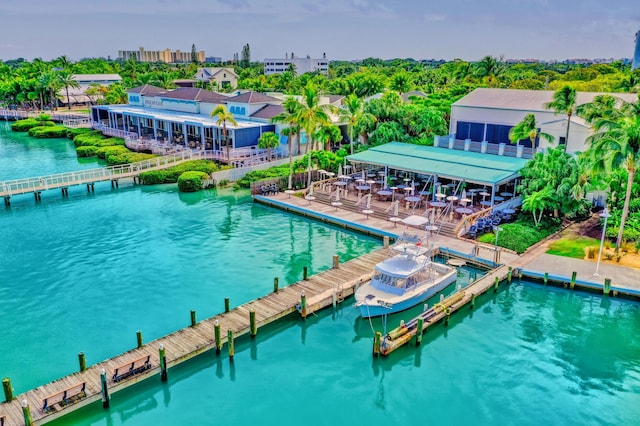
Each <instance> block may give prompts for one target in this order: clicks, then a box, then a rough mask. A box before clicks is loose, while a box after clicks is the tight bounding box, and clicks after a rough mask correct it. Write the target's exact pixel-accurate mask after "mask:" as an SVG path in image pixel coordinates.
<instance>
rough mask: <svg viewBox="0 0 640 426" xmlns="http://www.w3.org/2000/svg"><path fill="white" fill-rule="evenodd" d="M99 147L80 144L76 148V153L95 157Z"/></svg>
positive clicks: (79, 155)
mask: <svg viewBox="0 0 640 426" xmlns="http://www.w3.org/2000/svg"><path fill="white" fill-rule="evenodd" d="M97 149H98V147H97V146H79V147H77V148H76V155H77V156H78V157H94V156H95V155H96V150H97Z"/></svg>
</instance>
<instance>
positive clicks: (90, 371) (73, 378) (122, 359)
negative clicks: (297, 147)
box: [0, 249, 387, 426]
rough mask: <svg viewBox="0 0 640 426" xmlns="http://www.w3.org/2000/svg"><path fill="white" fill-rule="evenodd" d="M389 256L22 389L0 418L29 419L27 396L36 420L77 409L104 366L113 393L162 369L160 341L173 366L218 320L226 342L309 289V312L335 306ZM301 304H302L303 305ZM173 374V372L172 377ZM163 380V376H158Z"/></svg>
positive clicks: (209, 343) (202, 347) (200, 347)
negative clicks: (136, 367)
mask: <svg viewBox="0 0 640 426" xmlns="http://www.w3.org/2000/svg"><path fill="white" fill-rule="evenodd" d="M386 256H387V251H386V250H385V249H380V250H376V251H374V252H372V253H369V254H366V255H363V256H360V257H359V258H356V259H353V260H350V261H348V262H345V263H344V264H340V265H338V267H335V265H336V263H337V262H335V260H336V259H335V258H334V268H332V269H329V270H326V271H323V272H321V273H319V274H316V275H314V276H311V277H309V278H308V279H307V280H302V281H299V282H297V283H295V284H292V285H290V286H287V287H284V288H282V289H279V290H278V291H277V292H273V293H270V294H268V295H266V296H263V297H260V298H258V299H256V300H253V301H251V302H249V303H245V304H243V305H241V306H238V307H236V308H234V309H231V310H229V312H225V313H221V314H219V315H216V316H214V317H211V318H208V319H206V320H203V321H201V322H199V323H197V324H196V325H195V326H193V327H186V328H183V329H181V330H178V331H176V332H174V333H171V334H169V335H167V336H164V337H161V338H159V339H156V340H154V341H152V342H149V343H147V344H145V345H143V346H142V347H140V348H137V349H132V350H130V351H128V352H126V353H123V354H120V355H118V356H115V357H113V358H111V359H108V360H106V361H103V362H100V363H98V364H95V365H92V366H89V367H88V368H87V369H86V370H85V371H83V372H77V373H74V374H70V375H68V376H66V377H63V378H61V379H58V380H55V381H53V382H51V383H48V384H46V385H43V386H40V387H38V388H36V389H33V390H30V391H27V392H25V393H23V394H20V395H17V396H16V398H15V399H14V400H13V401H11V402H9V403H2V404H0V418H1V417H2V416H5V415H6V421H5V425H6V426H14V425H23V424H24V419H23V410H22V406H21V403H22V401H23V400H26V401H27V403H28V405H29V409H30V411H31V415H32V417H33V421H34V424H45V423H48V422H50V421H52V420H54V419H56V418H58V417H60V416H62V415H65V414H68V413H70V412H71V411H74V410H77V409H79V408H81V407H83V406H86V405H88V404H90V403H93V402H95V401H99V400H100V399H101V397H102V393H101V392H102V383H101V377H100V374H101V369H104V370H105V371H106V374H107V381H108V388H109V394H113V393H115V392H118V391H121V390H123V389H125V388H127V387H129V386H131V385H133V384H135V383H137V382H139V381H141V380H145V379H147V378H149V377H151V376H155V375H158V374H159V373H160V366H159V362H160V361H159V358H160V357H159V347H160V344H162V345H163V346H164V349H165V353H166V363H167V366H168V367H172V366H174V365H177V364H179V363H181V362H184V361H186V360H188V359H190V358H193V357H195V356H197V355H199V354H201V353H203V352H205V351H208V350H211V349H214V348H215V346H216V345H215V338H214V327H215V325H214V324H215V322H216V321H218V323H219V325H220V328H221V331H222V333H221V335H222V336H221V337H222V339H221V343H222V344H224V343H225V342H226V341H227V332H228V330H231V331H233V335H234V338H235V337H238V336H242V335H245V334H249V332H250V312H255V319H256V326H257V327H261V326H264V325H266V324H269V323H271V322H273V321H275V320H277V319H279V318H282V317H284V316H286V315H289V314H291V313H293V312H295V311H296V305H300V303H301V294H302V292H303V291H304V294H305V298H306V302H307V303H306V309H304V308H303V309H301V310H302V314H303V316H304V315H309V314H311V313H312V312H314V311H315V310H318V309H320V308H321V307H323V306H330V305H331V304H332V303H333V302H334V301H336V302H339V301H340V300H343V299H344V298H345V297H347V296H348V295H351V294H353V292H354V291H355V289H356V287H357V286H359V285H361V284H363V283H364V282H366V281H367V280H368V279H370V278H371V273H372V271H373V269H374V266H375V264H376V263H378V262H380V261H382V260H383V259H384V258H386ZM298 307H300V306H298ZM146 356H151V369H149V370H146V371H144V372H142V373H139V374H136V375H134V376H132V377H130V378H128V379H124V380H122V381H120V382H114V381H113V380H112V379H111V376H112V375H113V371H114V369H115V368H116V367H119V366H121V365H123V364H125V363H130V362H133V361H134V360H136V359H139V358H141V357H146ZM169 380H170V377H169ZM158 381H160V378H158ZM82 382H86V397H84V398H82V399H80V400H79V401H77V402H75V403H72V404H70V405H68V406H66V407H64V408H61V407H60V406H59V405H56V410H55V411H51V412H49V413H45V412H43V410H42V400H43V399H44V398H46V397H48V396H50V395H53V394H56V393H58V392H61V391H64V390H65V389H68V388H71V387H72V386H75V385H77V384H79V383H82Z"/></svg>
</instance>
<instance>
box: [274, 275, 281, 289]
mask: <svg viewBox="0 0 640 426" xmlns="http://www.w3.org/2000/svg"><path fill="white" fill-rule="evenodd" d="M279 280H280V279H279V278H278V277H273V292H274V293H277V292H278V281H279Z"/></svg>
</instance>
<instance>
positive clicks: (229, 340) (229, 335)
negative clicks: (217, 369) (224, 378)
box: [227, 329, 236, 360]
mask: <svg viewBox="0 0 640 426" xmlns="http://www.w3.org/2000/svg"><path fill="white" fill-rule="evenodd" d="M227 344H228V345H229V359H231V360H232V359H233V356H234V355H235V353H236V351H235V348H234V345H233V330H231V329H229V330H227Z"/></svg>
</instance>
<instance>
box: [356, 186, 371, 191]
mask: <svg viewBox="0 0 640 426" xmlns="http://www.w3.org/2000/svg"><path fill="white" fill-rule="evenodd" d="M356 189H357V190H358V191H368V190H369V189H371V187H370V186H369V185H358V186H356Z"/></svg>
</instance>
